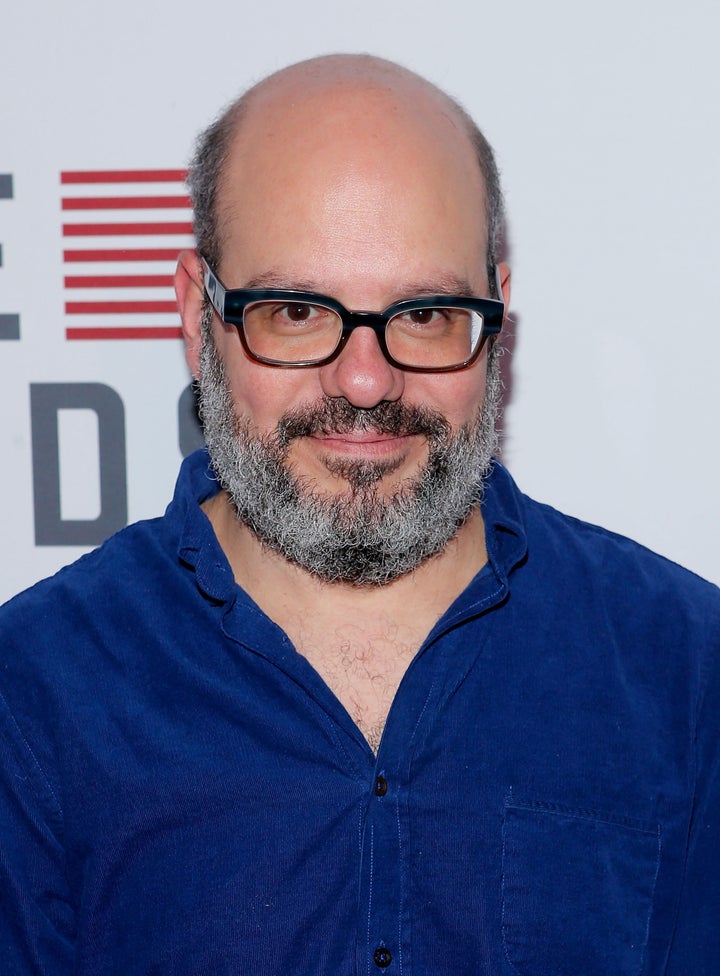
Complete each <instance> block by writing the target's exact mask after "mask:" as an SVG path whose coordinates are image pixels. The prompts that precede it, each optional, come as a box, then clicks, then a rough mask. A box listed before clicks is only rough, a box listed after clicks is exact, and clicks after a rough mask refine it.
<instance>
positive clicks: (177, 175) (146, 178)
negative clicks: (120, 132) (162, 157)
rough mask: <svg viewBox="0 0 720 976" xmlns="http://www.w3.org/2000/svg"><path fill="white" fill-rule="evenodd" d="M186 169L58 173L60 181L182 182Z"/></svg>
mask: <svg viewBox="0 0 720 976" xmlns="http://www.w3.org/2000/svg"><path fill="white" fill-rule="evenodd" d="M186 176H187V170H186V169H101V170H76V171H71V172H65V173H61V174H60V182H61V183H65V184H68V183H184V182H185V177H186Z"/></svg>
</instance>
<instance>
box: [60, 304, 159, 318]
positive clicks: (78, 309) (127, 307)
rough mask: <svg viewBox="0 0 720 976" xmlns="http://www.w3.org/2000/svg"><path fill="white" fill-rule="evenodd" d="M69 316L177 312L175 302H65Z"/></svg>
mask: <svg viewBox="0 0 720 976" xmlns="http://www.w3.org/2000/svg"><path fill="white" fill-rule="evenodd" d="M65 311H66V312H67V314H68V315H105V314H110V315H113V314H115V313H123V312H176V311H177V305H176V303H175V302H65Z"/></svg>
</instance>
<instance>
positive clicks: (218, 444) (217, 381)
mask: <svg viewBox="0 0 720 976" xmlns="http://www.w3.org/2000/svg"><path fill="white" fill-rule="evenodd" d="M501 386H502V383H501V378H500V368H499V362H498V350H497V349H496V348H493V349H491V350H490V352H489V355H488V369H487V383H486V393H485V403H484V406H483V408H482V409H481V411H480V412H479V415H478V417H477V418H476V420H475V422H474V423H472V424H469V425H466V426H465V427H463V428H461V429H460V430H459V431H457V432H456V433H453V432H452V431H451V429H450V425H449V424H448V422H447V420H446V419H445V418H444V417H443V416H442V414H440V413H438V412H437V411H432V410H427V409H424V408H420V407H412V406H406V405H404V404H402V403H400V402H387V401H384V402H382V403H380V404H378V405H377V406H376V407H373V408H370V409H362V408H356V407H353V406H352V404H350V403H349V402H348V401H347V400H345V399H344V398H330V397H325V398H323V399H321V400H320V401H319V402H318V403H315V404H311V405H302V406H300V407H298V408H296V409H294V410H292V411H290V412H288V413H287V414H285V415H284V416H283V417H281V419H280V421H279V423H278V425H277V427H276V428H275V430H274V431H273V432H272V433H271V434H268V435H264V436H261V435H259V434H257V433H256V432H254V431H253V430H252V428H251V425H250V422H249V420H247V419H245V418H240V417H238V416H237V415H236V413H235V410H234V407H233V403H232V398H231V395H230V392H229V389H228V384H227V379H226V376H225V371H224V368H223V364H222V361H221V359H220V357H219V355H218V353H217V349H216V346H215V342H214V339H213V337H212V333H211V330H210V329H209V328H204V329H203V344H202V351H201V375H200V380H199V388H200V397H199V407H200V417H201V419H202V422H203V427H204V430H205V440H206V443H207V446H208V450H209V453H210V458H211V460H212V465H213V468H214V471H215V474H216V476H217V478H218V481H219V482H220V484H221V486H222V487H223V488H224V489H225V491H226V492H227V493H228V495H229V496H230V499H231V500H232V502H233V505H234V506H235V510H236V512H237V516H238V518H239V519H240V521H242V522H243V523H245V525H247V526H248V527H249V528H250V529H251V531H252V532H253V533H254V534H255V535H256V536H257V538H258V539H259V540H260V541H261V542H262V543H264V544H265V545H267V546H269V547H270V548H271V549H273V550H275V551H277V552H278V553H281V554H282V555H283V556H284V557H285V558H286V559H288V560H290V562H292V563H295V564H296V565H298V566H301V567H303V568H304V569H306V570H307V571H308V572H310V573H312V574H313V575H314V576H316V577H317V578H319V579H320V580H323V581H325V582H339V581H343V582H347V583H354V584H356V585H359V586H360V585H362V586H369V585H381V584H383V583H388V582H390V581H391V580H395V579H398V578H399V577H400V576H403V575H405V574H406V573H409V572H411V571H412V570H413V569H415V568H416V567H417V566H418V565H419V564H420V563H421V562H423V561H424V560H426V559H428V558H430V557H431V556H433V555H435V554H436V553H439V552H441V551H442V550H443V549H445V548H446V546H447V544H448V543H449V542H450V540H451V539H452V538H453V536H454V535H455V534H456V532H457V531H458V529H459V528H460V526H461V525H463V523H464V522H465V521H466V520H467V518H468V516H469V515H470V513H471V512H472V511H473V510H474V509H475V507H476V506H477V505H478V504H479V502H480V498H481V495H482V488H483V480H484V478H485V477H486V476H487V474H488V472H489V470H490V467H491V463H492V457H493V454H494V453H495V450H496V447H497V441H498V438H497V433H496V419H497V415H498V411H499V404H500V393H501ZM352 430H363V431H366V430H372V431H377V432H384V433H389V434H395V435H401V436H402V435H406V434H421V435H424V436H425V437H426V439H427V442H428V460H427V462H426V464H425V466H424V467H423V469H422V470H421V471H420V473H419V474H418V476H417V477H416V478H414V479H407V480H405V481H403V482H401V483H400V484H399V485H398V486H397V488H396V489H395V491H394V492H393V493H392V494H390V495H386V494H383V493H382V492H381V491H379V490H378V484H379V482H380V480H381V479H382V478H383V476H385V475H386V474H389V473H391V472H392V470H393V469H394V468H395V467H396V466H397V464H396V463H395V462H381V463H378V462H369V461H366V462H352V461H343V460H341V461H337V462H334V463H333V462H326V465H327V467H328V470H330V471H331V472H332V473H334V474H335V475H337V476H338V478H342V479H344V481H345V482H346V483H347V487H345V488H344V489H343V490H341V491H339V492H338V493H337V494H332V495H327V494H322V493H321V492H319V491H318V490H317V489H316V488H315V487H314V486H313V484H312V483H311V482H309V481H306V480H304V479H303V478H302V477H299V476H298V475H296V473H295V472H294V471H293V469H292V466H291V465H290V464H288V461H287V456H288V451H289V447H290V444H291V443H292V441H293V440H294V439H295V438H297V437H305V436H308V435H310V434H312V433H315V432H320V431H322V432H324V433H331V432H338V433H340V432H342V433H347V432H350V431H352Z"/></svg>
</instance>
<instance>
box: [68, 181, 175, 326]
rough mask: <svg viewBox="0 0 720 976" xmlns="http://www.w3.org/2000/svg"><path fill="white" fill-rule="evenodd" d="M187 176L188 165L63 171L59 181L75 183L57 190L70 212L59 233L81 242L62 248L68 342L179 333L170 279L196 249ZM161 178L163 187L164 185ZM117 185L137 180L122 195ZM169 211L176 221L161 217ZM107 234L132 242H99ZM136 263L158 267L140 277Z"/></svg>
mask: <svg viewBox="0 0 720 976" xmlns="http://www.w3.org/2000/svg"><path fill="white" fill-rule="evenodd" d="M186 175H187V173H186V171H185V170H183V169H155V170H153V169H127V170H72V171H67V172H63V173H61V174H60V183H61V185H62V186H67V187H70V186H71V187H72V189H70V190H68V191H67V192H64V193H62V192H61V194H60V207H61V211H62V213H63V214H64V215H66V216H65V217H64V221H63V222H62V233H63V237H64V238H65V239H68V238H70V239H72V240H73V243H74V244H76V245H77V246H75V247H68V248H66V249H65V250H63V261H64V263H65V268H66V271H67V272H69V273H67V274H66V275H65V289H66V291H65V336H66V338H67V339H69V340H79V339H178V338H180V336H181V330H180V322H179V315H178V311H177V305H176V302H175V295H174V293H173V289H172V284H173V272H174V270H175V263H176V261H177V258H178V255H179V253H180V252H181V251H182V250H183V249H184V248H187V247H192V246H193V239H192V220H191V216H192V214H191V204H190V198H189V197H188V194H187V190H186V187H185V185H184V180H185V177H186ZM160 183H163V184H165V185H164V186H162V187H160V186H158V184H160ZM120 184H136V185H135V186H132V187H129V188H128V191H127V193H125V192H124V191H123V189H121V188H120ZM113 187H116V189H113ZM149 210H150V211H153V210H154V211H162V210H165V211H167V212H168V213H167V215H166V214H162V213H159V212H158V214H157V217H158V218H160V219H156V220H147V219H146V218H147V216H148V214H147V211H149ZM100 211H103V213H102V215H101V214H100ZM165 216H173V217H174V216H176V219H174V220H173V219H170V220H166V219H163V217H165ZM78 218H79V220H80V222H79V223H76V222H75V221H76V220H77V219H78ZM98 218H100V219H98ZM133 218H135V219H133ZM108 237H121V238H124V239H125V240H126V241H127V246H126V247H118V246H117V243H119V242H117V243H116V246H115V247H108V246H107V244H109V243H110V241H107V242H103V240H102V239H103V238H108ZM153 238H154V239H153ZM160 238H163V239H164V240H163V241H162V242H161V240H160ZM103 243H105V246H103ZM161 243H162V244H163V246H158V245H159V244H161ZM145 244H147V245H149V246H144V245H145ZM136 262H145V263H147V262H153V265H152V266H148V267H147V273H146V274H143V273H141V272H140V271H139V270H138V267H137V264H136ZM149 289H153V290H152V291H150V290H149ZM96 315H97V316H100V315H101V316H103V318H102V319H101V320H100V321H98V320H95V321H93V320H92V318H91V317H92V316H96ZM88 317H90V323H88ZM78 323H85V324H78Z"/></svg>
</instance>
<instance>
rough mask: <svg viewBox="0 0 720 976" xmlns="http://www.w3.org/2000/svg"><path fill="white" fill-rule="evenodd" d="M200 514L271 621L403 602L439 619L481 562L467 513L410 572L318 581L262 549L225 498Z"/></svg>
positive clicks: (474, 516)
mask: <svg viewBox="0 0 720 976" xmlns="http://www.w3.org/2000/svg"><path fill="white" fill-rule="evenodd" d="M203 509H204V510H205V513H206V514H207V516H208V517H209V519H210V522H211V523H212V526H213V529H214V531H215V534H216V535H217V538H218V541H219V542H220V545H221V546H222V548H223V551H224V552H225V555H226V556H227V558H228V561H229V563H230V566H231V568H232V570H233V574H234V576H235V580H236V581H237V583H238V584H239V585H240V586H242V588H243V589H244V590H245V591H246V592H247V593H248V594H249V595H250V596H251V597H252V598H253V599H254V600H255V602H256V603H257V604H258V605H259V606H260V607H261V608H262V609H263V610H264V611H265V612H266V613H267V614H268V616H270V617H271V618H272V619H275V620H276V622H280V621H278V620H277V616H278V612H279V610H281V609H282V610H283V612H282V616H285V615H286V613H287V612H288V611H291V610H293V609H297V611H298V612H302V613H307V612H312V611H313V610H314V609H316V608H319V607H322V608H325V607H328V606H330V607H332V606H336V605H337V606H341V607H345V606H347V605H348V604H350V605H354V606H356V607H358V608H364V609H369V608H372V607H375V608H378V609H379V608H385V609H387V610H390V609H391V608H393V607H396V608H397V610H396V612H397V613H401V611H402V607H403V605H404V601H406V600H407V599H408V598H410V599H411V600H412V603H413V604H414V603H415V601H416V600H423V601H425V602H426V603H427V604H428V605H432V606H433V608H434V609H435V610H439V612H438V614H437V616H438V617H439V616H441V615H442V613H444V611H445V610H446V609H447V607H448V606H450V604H451V603H452V602H453V600H454V599H455V598H456V597H457V596H458V595H459V594H460V593H461V592H462V591H463V589H465V587H466V586H467V585H468V583H469V582H470V580H472V578H473V577H474V576H475V574H476V573H477V572H478V571H479V570H480V569H481V568H482V567H483V565H484V564H485V562H486V560H487V553H486V549H485V528H484V525H483V520H482V516H481V514H480V511H479V510H478V509H475V510H473V512H472V513H471V514H470V516H469V517H468V519H467V520H466V521H465V523H464V524H463V525H462V526H461V527H460V529H459V530H458V532H457V533H456V535H455V536H454V537H453V538H452V539H451V540H450V542H449V543H448V545H447V546H446V547H445V549H444V550H443V551H442V552H440V553H438V554H437V555H435V556H432V557H430V558H429V559H426V560H424V561H423V562H422V563H421V564H420V565H419V566H417V567H416V568H415V569H414V570H413V571H412V572H410V573H406V574H405V575H403V576H401V577H399V578H398V579H395V580H392V581H391V582H389V583H386V584H382V585H368V586H362V585H357V584H354V583H347V582H342V581H339V582H326V581H323V580H319V579H318V578H317V577H315V576H314V575H312V574H311V573H309V572H308V571H307V570H305V569H303V568H302V567H300V566H297V565H295V564H294V563H291V562H290V561H289V560H287V559H286V558H285V557H284V556H283V555H282V554H280V553H278V552H276V551H275V550H273V549H271V548H269V547H268V546H266V545H264V544H263V543H262V542H261V541H260V540H259V539H258V538H257V536H256V535H255V534H254V533H253V532H252V531H251V530H250V529H249V528H248V527H247V526H246V525H245V524H244V523H242V522H240V521H239V520H238V518H237V515H236V513H235V509H234V507H233V505H232V502H231V501H230V499H229V497H228V495H227V493H226V492H224V491H221V492H219V493H218V494H217V495H215V496H213V498H211V499H209V500H208V501H207V502H206V503H205V504H204V505H203Z"/></svg>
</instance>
